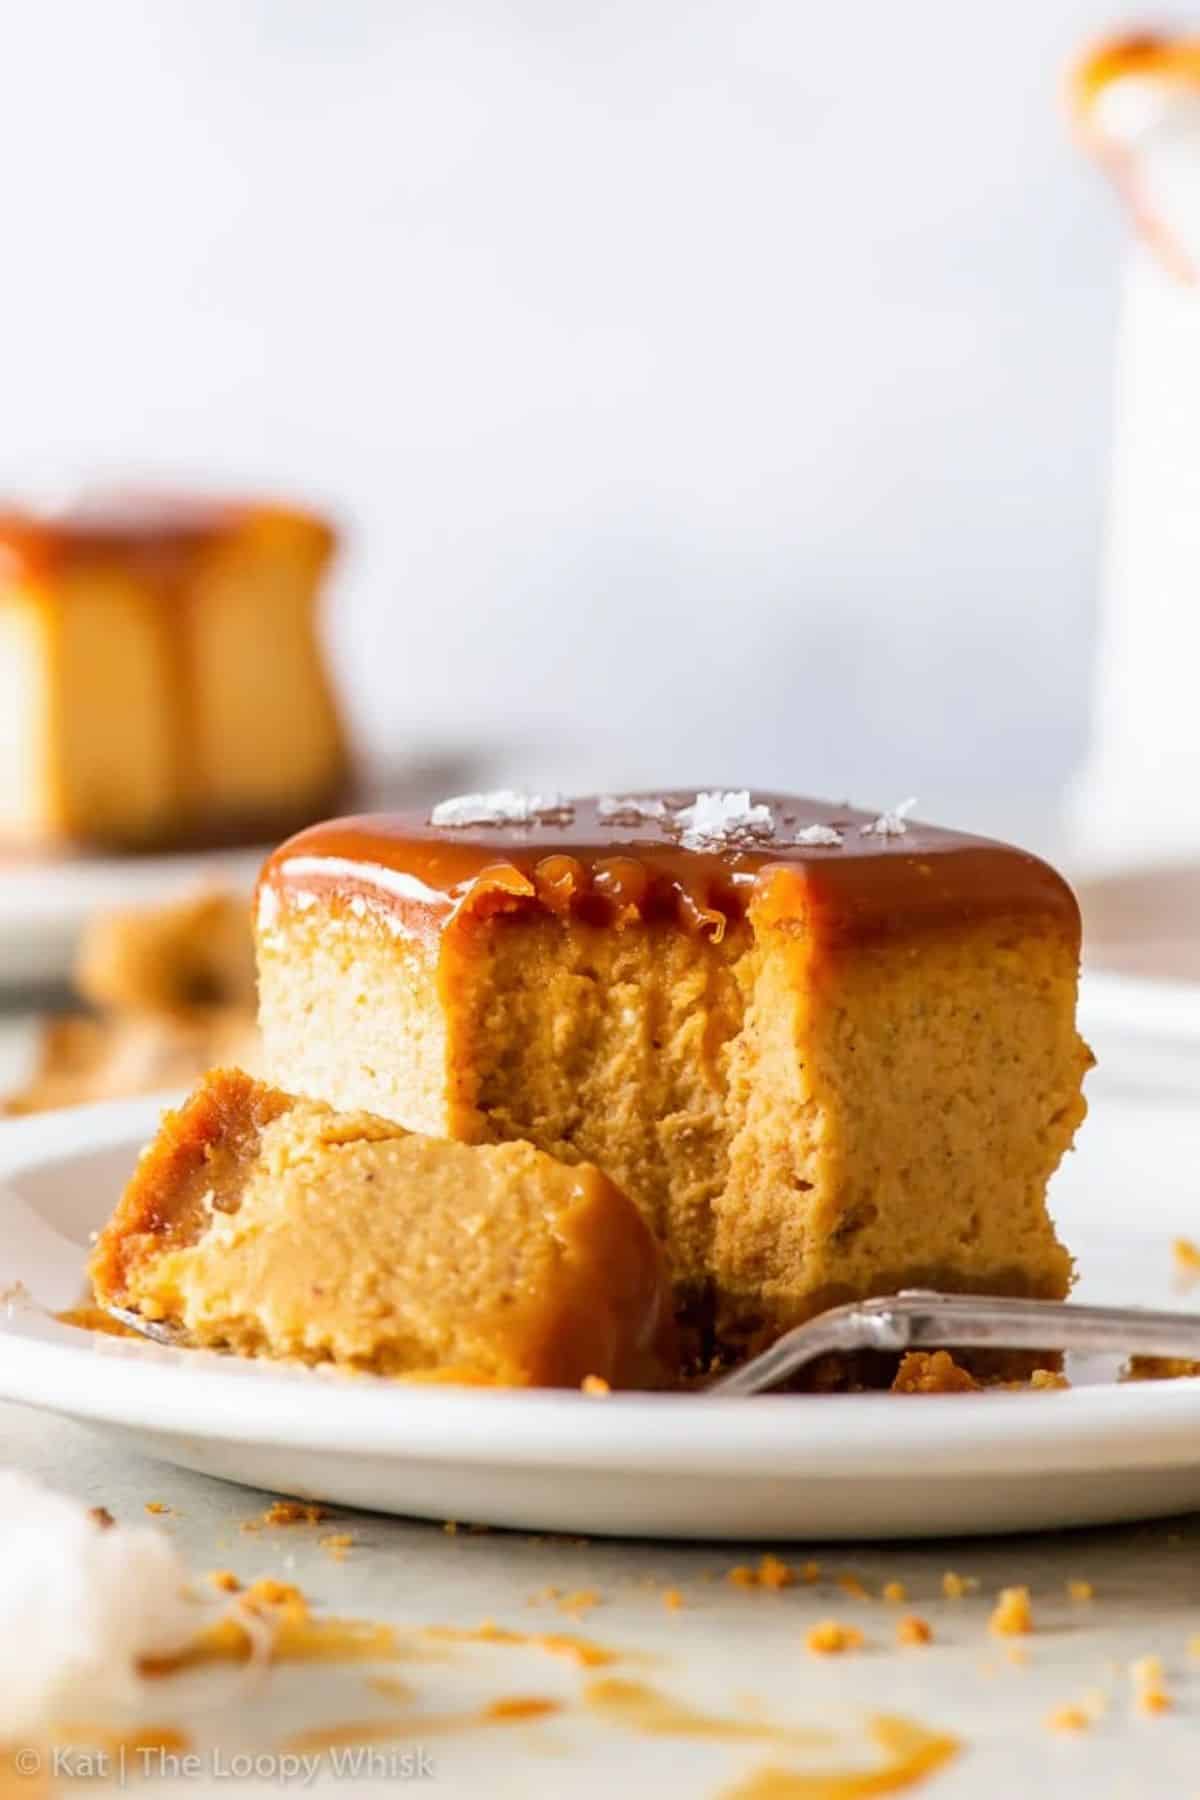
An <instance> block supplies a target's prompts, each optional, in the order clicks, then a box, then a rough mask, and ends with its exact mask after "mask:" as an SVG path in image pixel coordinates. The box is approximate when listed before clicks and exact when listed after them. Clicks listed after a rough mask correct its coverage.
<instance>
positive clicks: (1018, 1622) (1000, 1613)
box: [988, 1587, 1033, 1637]
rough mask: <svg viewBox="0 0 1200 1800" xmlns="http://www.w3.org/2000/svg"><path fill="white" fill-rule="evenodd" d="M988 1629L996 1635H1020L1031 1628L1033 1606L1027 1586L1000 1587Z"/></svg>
mask: <svg viewBox="0 0 1200 1800" xmlns="http://www.w3.org/2000/svg"><path fill="white" fill-rule="evenodd" d="M988 1630H989V1631H990V1632H992V1633H993V1635H994V1636H996V1637H1021V1636H1023V1635H1024V1634H1025V1633H1026V1632H1028V1631H1032V1630H1033V1608H1032V1606H1031V1605H1030V1603H1029V1589H1028V1588H1027V1587H1008V1588H1001V1590H1000V1593H999V1596H998V1598H997V1600H996V1604H995V1606H994V1607H993V1609H992V1615H991V1617H990V1619H989V1620H988Z"/></svg>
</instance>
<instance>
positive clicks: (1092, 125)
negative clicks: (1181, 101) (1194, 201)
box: [1068, 32, 1200, 286]
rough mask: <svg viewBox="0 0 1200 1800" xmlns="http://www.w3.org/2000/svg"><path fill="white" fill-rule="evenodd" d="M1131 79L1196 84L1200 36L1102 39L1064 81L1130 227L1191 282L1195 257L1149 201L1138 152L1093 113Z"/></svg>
mask: <svg viewBox="0 0 1200 1800" xmlns="http://www.w3.org/2000/svg"><path fill="white" fill-rule="evenodd" d="M1131 78H1133V79H1140V80H1152V81H1159V82H1162V83H1164V84H1165V85H1167V86H1172V87H1177V88H1185V87H1191V88H1197V87H1200V38H1195V37H1178V38H1170V37H1163V36H1156V35H1155V34H1154V33H1151V32H1140V33H1135V34H1132V35H1127V36H1124V37H1113V38H1105V39H1102V40H1101V42H1100V43H1098V44H1096V45H1094V46H1093V47H1092V49H1091V50H1089V51H1088V52H1087V53H1086V54H1085V55H1084V56H1083V57H1082V58H1081V59H1080V61H1079V62H1078V63H1077V64H1076V65H1075V67H1074V68H1073V69H1072V71H1071V74H1070V79H1069V86H1068V104H1069V107H1070V112H1071V119H1072V123H1073V125H1074V127H1075V130H1076V133H1077V135H1078V137H1079V139H1080V141H1081V143H1082V144H1083V146H1084V148H1085V149H1086V150H1087V151H1088V153H1089V155H1091V156H1094V157H1095V159H1096V161H1097V162H1098V163H1099V164H1100V166H1101V167H1102V168H1103V169H1104V170H1105V172H1106V173H1107V175H1108V177H1109V179H1110V180H1111V181H1112V183H1113V186H1114V187H1115V188H1116V190H1117V193H1118V194H1119V196H1120V198H1121V201H1122V203H1123V204H1124V206H1125V209H1126V211H1127V212H1128V214H1129V217H1130V219H1131V220H1132V222H1133V227H1134V230H1135V231H1136V232H1137V234H1138V236H1139V237H1140V238H1141V239H1142V241H1143V242H1144V243H1145V244H1146V245H1147V247H1148V248H1149V249H1150V250H1151V251H1152V252H1153V254H1154V255H1155V256H1156V257H1157V258H1158V261H1159V262H1160V263H1161V265H1162V267H1163V268H1164V269H1165V270H1166V272H1167V273H1168V274H1169V275H1172V276H1173V277H1174V278H1175V280H1177V281H1180V282H1183V283H1185V284H1187V285H1188V286H1194V285H1195V283H1196V280H1197V269H1196V264H1195V261H1194V260H1193V258H1192V256H1191V255H1190V253H1189V252H1188V251H1187V249H1186V248H1185V247H1184V245H1183V244H1182V243H1181V242H1180V240H1179V238H1178V236H1177V235H1176V234H1175V232H1173V231H1172V230H1171V227H1170V226H1169V225H1168V224H1167V222H1166V220H1165V219H1164V218H1163V217H1162V215H1161V213H1159V212H1158V210H1157V209H1156V208H1155V207H1154V206H1153V205H1152V204H1151V202H1150V199H1149V196H1148V195H1147V193H1146V189H1145V184H1144V182H1143V180H1142V172H1141V167H1140V164H1139V161H1138V158H1137V155H1136V154H1135V152H1134V151H1133V150H1132V149H1131V148H1130V147H1129V145H1128V144H1125V143H1122V141H1121V140H1120V139H1119V138H1118V137H1116V136H1114V135H1113V134H1112V133H1111V132H1108V131H1106V130H1105V129H1104V127H1103V126H1102V125H1101V123H1100V121H1099V118H1098V116H1097V103H1098V102H1099V100H1100V98H1101V96H1102V95H1103V94H1105V93H1107V91H1108V90H1109V88H1111V87H1113V86H1114V85H1115V84H1116V83H1117V82H1119V81H1126V80H1129V79H1131Z"/></svg>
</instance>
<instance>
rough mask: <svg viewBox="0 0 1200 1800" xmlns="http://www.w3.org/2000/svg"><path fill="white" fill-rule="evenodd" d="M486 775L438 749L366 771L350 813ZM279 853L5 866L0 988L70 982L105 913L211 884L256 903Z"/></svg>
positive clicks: (454, 788)
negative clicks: (257, 889) (77, 957)
mask: <svg viewBox="0 0 1200 1800" xmlns="http://www.w3.org/2000/svg"><path fill="white" fill-rule="evenodd" d="M479 778H480V756H479V754H477V753H476V752H473V751H467V750H455V749H446V750H437V751H432V752H430V751H426V752H422V753H420V754H416V753H414V754H412V755H411V756H408V757H405V758H401V757H396V758H395V759H393V760H392V761H387V762H380V763H376V764H373V765H372V766H370V767H368V769H367V770H366V772H365V773H364V775H363V777H362V783H361V791H360V792H359V793H357V794H356V795H354V796H353V798H352V800H351V802H350V803H348V804H347V806H346V808H345V811H347V812H369V811H378V810H386V809H388V808H405V807H419V806H425V805H428V804H429V803H430V802H431V801H433V800H438V799H441V798H442V797H443V796H444V795H446V794H448V793H461V792H463V791H465V790H466V789H467V788H469V787H471V786H472V785H473V784H474V785H476V786H477V785H478V784H479ZM273 847H274V846H273V845H272V844H269V843H264V844H258V845H252V846H251V847H250V848H249V849H242V850H201V851H187V852H175V853H173V854H170V855H162V856H107V857H99V856H97V857H89V856H79V857H47V858H45V859H42V860H35V859H19V858H18V859H14V860H12V861H10V862H0V989H5V988H7V989H10V990H20V989H27V990H28V989H32V988H37V987H45V986H48V985H50V984H53V983H56V982H62V981H65V980H66V979H67V977H68V976H69V974H70V972H71V963H72V959H73V957H74V953H75V946H76V944H77V943H78V941H79V934H80V932H81V931H82V929H83V927H84V925H85V924H86V923H87V921H88V920H89V919H90V918H91V917H92V915H93V914H95V913H98V912H105V911H108V910H110V909H112V908H114V907H123V906H154V905H157V904H158V903H160V902H162V901H164V900H171V899H174V898H176V897H178V896H180V895H184V894H189V893H195V892H196V891H197V890H198V889H200V888H204V887H225V888H232V889H233V890H234V891H235V892H243V893H245V894H246V896H247V898H249V896H250V894H251V893H252V891H253V888H254V883H255V881H256V880H257V878H258V871H259V869H260V868H261V867H262V864H263V861H264V859H265V858H266V856H267V855H268V854H269V852H270V851H271V850H272V848H273Z"/></svg>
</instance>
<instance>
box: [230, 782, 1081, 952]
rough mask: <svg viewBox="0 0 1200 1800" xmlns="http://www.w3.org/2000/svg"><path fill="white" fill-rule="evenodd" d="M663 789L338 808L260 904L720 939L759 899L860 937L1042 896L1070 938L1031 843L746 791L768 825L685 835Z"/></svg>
mask: <svg viewBox="0 0 1200 1800" xmlns="http://www.w3.org/2000/svg"><path fill="white" fill-rule="evenodd" d="M635 803H636V804H637V805H638V806H640V807H643V808H644V809H645V811H644V812H643V813H639V814H635V813H634V811H633V810H632V808H633V806H634V805H635ZM658 803H659V797H658V796H654V795H650V796H644V797H640V798H639V797H636V796H633V797H629V798H628V799H627V800H625V801H623V802H622V806H628V807H629V808H630V809H631V810H629V811H622V812H620V813H619V814H614V813H613V811H612V808H611V803H609V802H605V801H604V799H603V798H601V799H600V800H596V799H584V800H576V801H574V802H573V803H572V806H571V809H570V814H569V816H568V815H567V814H566V813H560V814H557V815H555V816H554V817H539V818H536V819H530V820H529V821H527V822H525V823H522V824H513V823H511V822H509V823H504V824H496V825H481V826H475V827H472V828H470V829H469V830H467V829H455V830H452V831H447V830H444V829H439V828H438V827H436V826H433V825H431V824H430V823H429V820H428V819H427V818H424V817H421V816H418V815H412V814H407V815H406V814H395V813H393V814H376V815H365V816H360V817H356V818H346V819H335V820H332V821H331V822H329V823H327V824H323V825H318V826H315V827H313V828H311V829H309V830H308V831H304V832H301V833H300V834H299V835H298V836H296V837H293V838H291V839H289V841H288V842H287V843H285V844H283V845H282V846H281V847H280V849H278V850H277V851H276V852H275V854H274V856H272V857H271V859H270V861H269V862H268V863H267V865H266V868H265V870H264V871H263V876H262V881H261V884H260V917H261V918H264V919H265V920H266V921H267V922H268V923H269V921H270V918H271V917H272V916H273V914H274V913H275V911H276V910H277V908H278V906H279V905H280V904H281V903H287V902H289V901H290V902H291V903H292V904H305V903H306V901H308V900H309V898H310V897H311V896H312V895H313V894H320V895H321V896H322V897H323V898H325V899H332V900H334V901H335V902H342V903H344V904H345V905H346V906H347V907H348V908H352V909H353V910H355V911H359V912H361V911H362V910H363V909H364V906H365V907H367V908H369V909H370V910H371V911H372V912H375V913H377V914H381V915H383V916H384V917H385V918H386V919H387V920H388V922H389V923H390V924H392V925H393V926H394V927H395V928H397V929H401V930H404V931H409V932H413V933H416V934H421V935H428V934H431V933H436V932H438V931H441V930H444V929H445V928H446V927H448V926H450V925H451V924H454V923H457V922H463V921H466V920H469V919H471V918H479V917H483V916H488V915H491V914H495V913H498V912H499V913H502V912H512V911H519V910H522V909H527V908H531V907H532V908H535V909H538V908H540V909H542V910H543V911H546V912H550V913H556V914H559V915H564V916H565V915H567V914H570V916H571V917H573V918H575V919H578V920H581V921H583V922H586V923H592V924H598V925H611V926H616V927H621V926H624V925H627V924H631V923H635V922H639V921H645V922H654V921H661V920H669V921H674V922H676V923H681V924H682V925H684V927H685V928H689V929H692V930H696V931H705V932H711V933H712V935H713V936H714V937H716V938H718V939H719V938H720V937H721V935H722V934H723V932H724V931H725V929H726V927H727V926H728V925H731V924H735V923H737V922H738V921H740V920H741V919H743V918H744V917H745V916H746V915H747V913H748V912H749V911H750V910H751V909H752V908H753V909H754V911H755V915H756V917H758V918H760V919H761V920H763V921H764V922H766V923H770V924H789V923H790V924H796V925H799V926H802V927H803V928H804V929H805V930H806V931H807V932H808V933H810V934H813V935H819V936H821V937H823V938H824V939H825V940H826V941H834V942H836V941H841V940H845V941H851V942H853V941H862V940H864V939H871V938H876V937H885V936H892V935H901V934H903V933H906V932H911V931H913V930H917V929H920V928H938V927H945V926H947V925H953V924H955V923H963V924H966V923H969V922H973V921H975V920H977V919H979V918H981V917H993V918H994V917H1001V918H1002V917H1005V916H1013V917H1020V916H1022V915H1027V914H1030V913H1041V914H1043V915H1044V914H1045V913H1046V912H1047V911H1049V912H1050V913H1051V914H1053V915H1055V916H1057V918H1058V919H1059V920H1060V921H1061V923H1062V925H1063V927H1064V929H1065V930H1066V931H1067V932H1068V933H1069V934H1070V935H1071V936H1072V937H1073V938H1075V939H1076V940H1078V934H1079V913H1078V908H1077V906H1076V903H1075V899H1074V896H1073V895H1072V893H1071V891H1070V889H1069V888H1068V887H1067V885H1066V883H1065V882H1064V881H1063V880H1062V878H1061V877H1060V876H1059V875H1057V874H1056V873H1055V872H1054V871H1053V870H1052V869H1050V868H1049V867H1048V866H1047V865H1046V864H1045V863H1043V862H1041V861H1039V860H1038V858H1037V857H1034V856H1030V855H1028V854H1027V853H1026V852H1024V851H1021V850H1016V849H1012V848H1010V847H1009V846H1007V845H1004V844H998V843H994V842H991V841H989V840H988V839H986V838H978V837H970V836H967V835H965V834H963V833H960V832H955V831H946V830H942V829H940V828H939V827H936V826H932V825H925V824H919V823H917V822H916V821H915V820H912V819H909V818H907V817H901V818H900V820H899V822H900V823H901V824H902V826H903V830H902V832H900V831H895V830H890V831H886V832H885V831H881V830H880V829H879V826H880V822H881V820H882V819H885V818H887V819H889V820H890V819H894V818H896V817H897V814H899V812H900V809H897V814H892V815H887V814H883V815H880V814H876V813H870V812H860V811H857V810H855V809H854V808H851V807H847V806H831V805H829V804H828V803H827V802H822V801H817V800H807V799H801V798H796V797H792V796H788V795H782V794H763V795H757V794H756V795H754V796H752V797H750V801H749V805H750V807H751V808H752V809H753V810H754V812H755V814H756V815H757V816H758V817H759V818H760V819H761V818H762V817H764V816H769V817H770V819H771V820H772V822H773V826H774V832H773V835H772V836H771V837H770V838H766V837H765V835H762V836H759V837H758V838H753V837H750V836H749V835H742V834H737V835H734V836H733V837H731V838H730V839H728V840H726V841H721V842H719V843H713V844H708V845H705V846H704V847H702V848H691V847H689V845H688V843H686V842H685V836H686V835H687V834H688V828H686V827H685V826H681V825H680V823H679V816H680V812H681V811H683V810H686V809H684V808H682V807H679V808H669V807H664V809H663V816H661V817H660V816H658V814H657V812H655V811H654V808H655V807H656V806H657V805H658ZM759 808H761V809H762V812H761V813H758V809H759ZM651 815H653V816H651ZM814 827H816V828H817V830H816V832H814ZM868 827H870V828H871V829H870V830H868V829H867V828H868ZM830 834H836V836H837V839H838V842H837V843H836V844H834V843H833V839H832V836H831V835H830Z"/></svg>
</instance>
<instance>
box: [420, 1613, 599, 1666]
mask: <svg viewBox="0 0 1200 1800" xmlns="http://www.w3.org/2000/svg"><path fill="white" fill-rule="evenodd" d="M425 1635H426V1637H431V1638H437V1639H439V1640H440V1641H442V1642H443V1643H451V1644H511V1645H516V1646H518V1647H524V1648H525V1649H528V1650H545V1651H546V1652H547V1653H548V1654H549V1655H550V1656H566V1657H569V1658H570V1660H571V1661H572V1662H576V1663H578V1664H579V1665H580V1667H581V1668H584V1669H600V1668H603V1667H605V1665H606V1664H608V1663H615V1662H620V1660H621V1656H622V1652H621V1651H619V1650H609V1649H606V1648H605V1646H604V1645H603V1644H597V1643H594V1642H593V1640H592V1639H591V1638H585V1637H577V1636H576V1635H575V1634H574V1633H573V1632H569V1631H510V1630H509V1629H508V1628H507V1627H506V1626H504V1625H497V1624H495V1623H494V1622H493V1621H492V1620H491V1619H485V1620H484V1622H483V1624H482V1625H476V1626H474V1627H472V1628H470V1629H467V1628H464V1627H461V1626H457V1625H429V1626H427V1627H426V1630H425Z"/></svg>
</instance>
